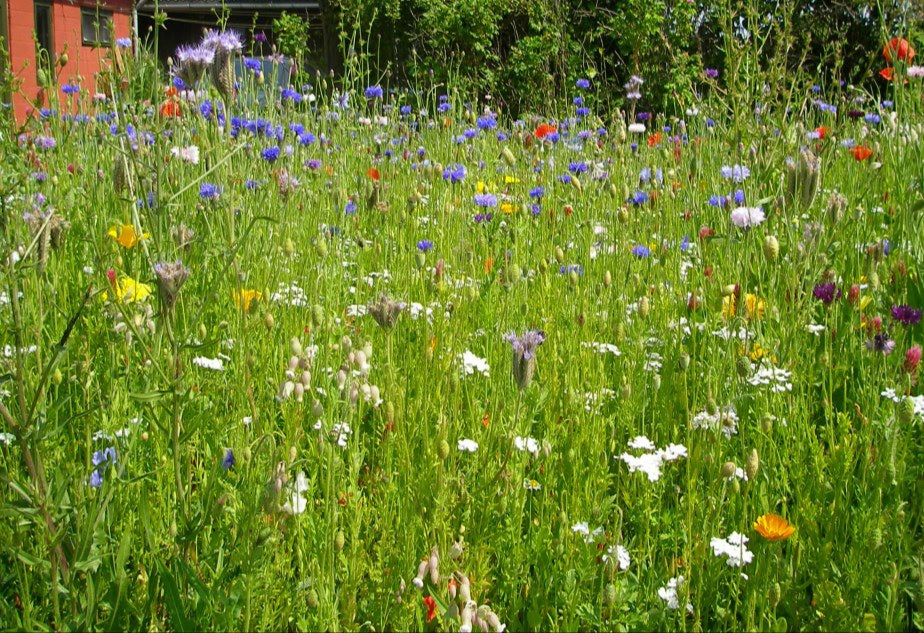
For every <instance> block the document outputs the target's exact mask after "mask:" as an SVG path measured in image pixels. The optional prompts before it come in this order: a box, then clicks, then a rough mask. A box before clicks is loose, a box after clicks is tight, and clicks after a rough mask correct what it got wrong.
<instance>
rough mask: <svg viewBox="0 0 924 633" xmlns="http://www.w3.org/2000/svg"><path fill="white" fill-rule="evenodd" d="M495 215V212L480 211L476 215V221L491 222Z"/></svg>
mask: <svg viewBox="0 0 924 633" xmlns="http://www.w3.org/2000/svg"><path fill="white" fill-rule="evenodd" d="M493 217H494V214H493V213H478V214H476V215H475V223H476V224H481V223H483V222H490V221H491V218H493Z"/></svg>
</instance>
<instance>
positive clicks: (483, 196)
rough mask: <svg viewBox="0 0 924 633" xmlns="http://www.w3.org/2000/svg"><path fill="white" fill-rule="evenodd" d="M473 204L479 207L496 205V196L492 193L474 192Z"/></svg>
mask: <svg viewBox="0 0 924 633" xmlns="http://www.w3.org/2000/svg"><path fill="white" fill-rule="evenodd" d="M474 200H475V204H477V205H478V206H479V207H486V208H487V207H496V206H497V196H495V195H494V194H492V193H476V194H475V198H474Z"/></svg>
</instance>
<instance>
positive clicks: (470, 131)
mask: <svg viewBox="0 0 924 633" xmlns="http://www.w3.org/2000/svg"><path fill="white" fill-rule="evenodd" d="M462 136H464V137H465V138H467V139H468V140H472V139H473V138H475V137H476V136H478V130H476V129H475V128H473V127H470V128H466V129H465V130H463V132H462Z"/></svg>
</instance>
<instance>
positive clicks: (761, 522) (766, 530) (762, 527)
mask: <svg viewBox="0 0 924 633" xmlns="http://www.w3.org/2000/svg"><path fill="white" fill-rule="evenodd" d="M754 529H755V530H757V533H758V534H760V535H761V536H762V537H764V538H765V539H767V540H768V541H785V540H786V539H788V538H789V537H790V536H792V535H793V534H795V533H796V528H794V527H793V526H791V525H790V524H789V522H788V521H787V520H786V519H784V518H783V517H781V516H780V515H778V514H769V513H768V514H765V515H763V516H760V517H757V521H755V522H754Z"/></svg>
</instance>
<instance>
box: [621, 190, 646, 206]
mask: <svg viewBox="0 0 924 633" xmlns="http://www.w3.org/2000/svg"><path fill="white" fill-rule="evenodd" d="M648 200H649V196H648V194H647V193H645V192H644V191H641V190H639V191H636V192H635V193H634V194H632V195H631V196H629V197H628V198H626V202H630V203H632V204H634V205H635V206H641V205H643V204H645V203H646V202H648Z"/></svg>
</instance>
